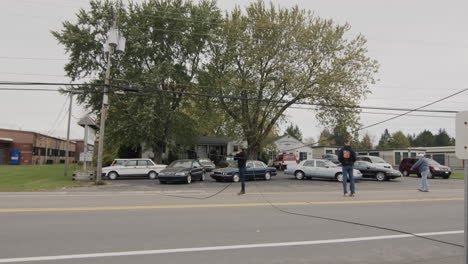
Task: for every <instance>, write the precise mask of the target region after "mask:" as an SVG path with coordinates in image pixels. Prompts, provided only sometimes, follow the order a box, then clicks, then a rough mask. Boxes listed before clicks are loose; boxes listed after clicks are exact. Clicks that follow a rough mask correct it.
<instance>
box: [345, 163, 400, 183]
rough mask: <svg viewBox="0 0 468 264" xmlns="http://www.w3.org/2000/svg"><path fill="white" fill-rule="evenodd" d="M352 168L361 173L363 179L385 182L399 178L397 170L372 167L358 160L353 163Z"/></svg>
mask: <svg viewBox="0 0 468 264" xmlns="http://www.w3.org/2000/svg"><path fill="white" fill-rule="evenodd" d="M354 168H355V169H356V170H359V171H360V172H361V173H362V177H363V178H375V179H377V180H378V181H386V180H389V179H395V178H398V177H401V173H400V171H398V170H394V169H392V168H383V167H377V166H374V165H373V164H372V163H370V162H367V161H363V160H358V161H356V162H355V163H354Z"/></svg>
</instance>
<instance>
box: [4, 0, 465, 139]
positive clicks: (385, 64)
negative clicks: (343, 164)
mask: <svg viewBox="0 0 468 264" xmlns="http://www.w3.org/2000/svg"><path fill="white" fill-rule="evenodd" d="M249 2H250V1H247V0H233V1H226V0H221V1H218V5H219V7H220V8H221V9H232V8H233V7H234V6H235V5H239V6H241V7H243V6H245V5H247V4H248V3H249ZM273 2H274V3H277V4H280V5H282V6H292V5H296V4H297V5H299V6H300V7H302V8H305V9H310V10H312V11H314V12H315V14H317V15H318V16H321V17H324V18H333V19H334V20H335V21H337V22H339V23H346V22H348V23H349V24H350V25H351V27H352V29H351V31H352V33H353V34H357V33H361V34H363V35H364V36H366V38H367V39H368V50H369V55H370V56H371V57H372V58H374V59H377V60H378V61H379V63H380V72H379V74H378V76H377V77H378V79H379V82H378V83H377V84H376V85H373V86H372V89H371V90H372V94H371V95H369V96H368V98H367V99H366V100H365V101H363V102H362V104H361V105H363V106H379V107H403V108H417V107H419V106H422V105H424V104H427V103H430V102H432V101H435V100H437V99H440V98H442V97H445V96H447V95H450V94H452V93H455V92H456V91H458V90H461V89H464V88H468V74H467V70H468V34H467V33H468V32H467V25H468V16H466V11H467V10H468V1H466V0H447V1H428V0H410V1H409V0H404V1H403V0H391V1H390V0H386V1H383V0H307V1H298V0H287V1H285V0H275V1H273ZM87 6H88V4H87V1H85V0H1V1H0V25H1V26H0V33H1V36H2V37H1V41H0V81H40V82H67V81H69V80H68V78H66V77H64V76H63V75H64V74H65V72H64V70H63V67H64V65H65V63H66V58H67V56H66V54H65V53H64V49H63V47H62V46H60V45H58V43H57V42H56V40H55V39H54V38H53V37H52V35H51V34H50V31H51V30H59V29H61V22H62V21H64V20H71V21H75V15H74V14H75V13H76V12H77V10H78V9H79V8H80V7H84V8H86V7H87ZM31 58H36V59H31ZM2 87H6V86H2ZM66 103H67V98H66V97H65V96H63V95H59V94H55V93H45V92H18V91H16V92H13V91H0V128H11V129H22V130H31V131H37V132H41V133H47V134H51V135H53V136H58V137H65V135H66V121H67V119H66V111H67V108H66V107H68V106H67V105H66ZM62 109H63V110H62ZM427 109H438V110H455V111H462V110H468V92H466V93H463V94H460V95H458V96H456V97H453V98H450V99H448V100H446V101H443V102H441V103H438V104H435V105H433V106H430V107H428V108H427ZM366 112H373V113H375V112H378V111H376V110H366ZM385 112H386V113H388V111H385ZM395 113H400V112H395ZM72 114H73V119H72V123H73V124H74V125H73V126H72V132H71V135H72V137H73V138H82V137H83V129H81V128H80V127H79V126H77V125H75V123H76V122H77V119H79V118H80V117H82V116H83V115H84V114H85V110H84V109H83V108H82V107H80V106H77V105H74V106H73V111H72ZM416 114H419V115H428V116H425V117H423V116H407V117H402V118H398V119H396V120H393V121H390V122H388V123H385V124H381V125H378V126H375V127H372V128H370V129H368V130H366V131H368V132H369V133H370V135H371V136H373V137H374V143H376V142H377V140H378V139H379V138H380V134H381V133H382V132H383V130H384V129H385V128H389V130H390V132H395V131H397V130H402V131H403V132H404V133H418V132H420V131H422V130H423V129H429V130H431V131H432V132H434V133H435V132H437V130H438V129H439V128H445V129H446V130H447V131H448V132H449V134H450V135H452V136H455V125H454V124H455V123H454V119H453V117H454V115H453V114H432V113H429V114H428V113H416ZM287 115H288V120H289V121H290V122H292V123H293V124H297V125H298V126H299V127H300V129H301V131H302V132H303V135H304V137H305V138H307V137H314V138H317V136H318V134H319V133H320V131H321V130H322V128H321V127H320V125H319V124H318V123H317V122H315V118H314V113H313V112H311V111H308V110H297V109H291V110H289V111H288V112H287ZM440 115H444V116H450V117H452V118H447V117H438V116H440ZM389 117H391V116H388V115H381V114H371V113H363V114H362V115H361V121H362V123H363V124H364V125H369V124H373V123H376V122H378V121H381V120H384V119H386V118H389ZM283 127H284V126H283Z"/></svg>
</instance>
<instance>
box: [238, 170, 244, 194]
mask: <svg viewBox="0 0 468 264" xmlns="http://www.w3.org/2000/svg"><path fill="white" fill-rule="evenodd" d="M239 176H240V181H241V186H242V187H241V191H243V192H245V167H242V168H239Z"/></svg>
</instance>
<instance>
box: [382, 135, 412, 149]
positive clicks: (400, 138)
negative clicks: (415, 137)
mask: <svg viewBox="0 0 468 264" xmlns="http://www.w3.org/2000/svg"><path fill="white" fill-rule="evenodd" d="M387 146H388V147H389V148H409V147H410V146H411V144H410V142H409V140H408V138H407V137H406V136H405V134H403V132H401V131H397V132H395V133H393V134H392V136H391V138H390V140H389V141H388V145H387Z"/></svg>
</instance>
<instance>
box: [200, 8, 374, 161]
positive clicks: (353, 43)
mask: <svg viewBox="0 0 468 264" xmlns="http://www.w3.org/2000/svg"><path fill="white" fill-rule="evenodd" d="M349 29H350V26H349V25H348V24H344V25H339V24H337V23H335V22H334V21H332V20H329V19H322V18H319V17H317V16H315V15H313V14H312V13H311V12H310V11H306V10H302V9H300V8H299V7H297V6H296V7H293V8H281V7H277V6H274V5H273V4H271V5H269V6H267V5H265V4H264V2H263V1H256V2H253V3H251V4H249V5H248V6H247V7H246V9H245V10H241V9H239V8H235V9H234V10H233V11H232V12H230V13H228V14H227V15H226V16H225V18H224V23H223V24H222V26H221V27H220V28H219V32H217V41H215V42H213V43H212V46H211V47H210V50H211V51H212V58H211V61H210V63H209V64H208V65H207V67H206V73H205V74H203V75H201V76H200V83H201V84H203V85H204V86H206V87H207V88H206V92H207V93H208V92H209V93H214V94H217V95H222V96H226V97H224V98H221V99H220V100H219V101H220V106H221V107H222V108H223V109H224V110H225V111H226V113H227V114H228V115H229V116H230V117H231V118H232V119H233V120H235V122H236V123H238V124H240V127H241V130H242V137H243V138H245V139H246V140H247V142H248V145H249V150H250V156H251V157H255V156H256V155H257V153H258V151H259V149H260V146H261V145H262V141H263V140H264V138H266V135H267V134H268V133H269V132H270V131H271V129H272V128H274V127H275V126H276V124H277V122H278V121H279V120H281V119H282V118H283V117H284V113H285V111H286V110H287V109H288V108H289V107H290V106H292V105H293V104H295V103H311V104H317V105H318V106H317V114H316V118H318V119H319V120H320V122H321V123H322V124H325V125H327V126H334V125H336V124H337V121H338V120H346V126H347V127H351V128H352V127H356V126H357V125H358V115H357V114H356V112H353V111H340V110H339V108H334V107H331V106H330V105H337V104H338V105H347V106H356V105H358V103H359V102H360V100H361V99H363V98H364V97H365V95H366V94H367V93H368V92H369V89H368V84H370V83H372V82H373V81H374V79H373V76H374V74H375V73H376V71H377V68H378V66H377V62H376V61H374V60H372V59H370V58H369V57H368V56H367V49H366V39H365V38H364V37H363V36H362V35H358V36H355V37H351V36H350V35H349ZM228 97H231V98H228ZM232 97H236V98H239V99H241V100H234V99H233V98H232ZM252 98H254V99H255V100H252ZM257 99H258V100H263V101H258V100H257Z"/></svg>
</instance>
